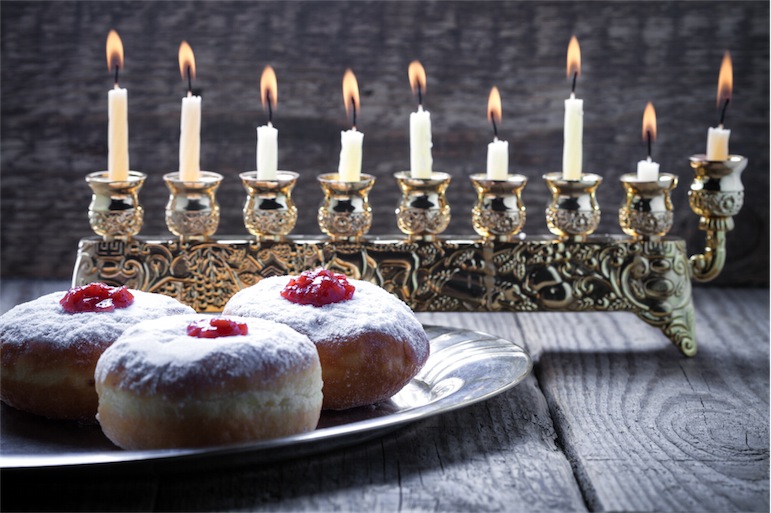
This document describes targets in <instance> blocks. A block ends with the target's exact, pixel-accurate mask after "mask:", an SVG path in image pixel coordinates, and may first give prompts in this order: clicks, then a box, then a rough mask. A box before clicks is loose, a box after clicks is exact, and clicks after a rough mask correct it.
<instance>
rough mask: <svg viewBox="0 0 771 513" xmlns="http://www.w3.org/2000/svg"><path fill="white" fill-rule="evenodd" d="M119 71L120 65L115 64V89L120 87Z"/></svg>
mask: <svg viewBox="0 0 771 513" xmlns="http://www.w3.org/2000/svg"><path fill="white" fill-rule="evenodd" d="M118 71H120V66H117V65H116V66H115V89H118Z"/></svg>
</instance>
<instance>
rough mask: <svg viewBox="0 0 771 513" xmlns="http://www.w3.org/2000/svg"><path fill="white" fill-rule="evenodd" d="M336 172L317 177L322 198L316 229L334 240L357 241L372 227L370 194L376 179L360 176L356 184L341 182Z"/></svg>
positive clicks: (364, 175)
mask: <svg viewBox="0 0 771 513" xmlns="http://www.w3.org/2000/svg"><path fill="white" fill-rule="evenodd" d="M339 178H340V177H339V175H338V174H337V173H328V174H324V175H321V176H319V177H318V180H319V184H320V185H321V190H322V191H323V192H324V199H323V200H322V202H321V206H320V207H319V211H318V216H317V218H318V221H319V228H321V231H322V232H324V233H325V234H327V235H329V236H330V237H331V238H332V239H334V240H344V239H351V240H357V239H359V238H360V237H362V236H364V235H365V234H366V233H367V232H368V231H369V228H370V226H371V225H372V207H370V206H369V191H370V189H372V186H373V185H375V177H374V176H372V175H367V174H362V175H361V180H360V181H358V182H343V181H340V179H339Z"/></svg>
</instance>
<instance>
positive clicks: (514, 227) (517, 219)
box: [471, 206, 525, 236]
mask: <svg viewBox="0 0 771 513" xmlns="http://www.w3.org/2000/svg"><path fill="white" fill-rule="evenodd" d="M471 223H472V225H473V226H474V230H475V231H476V232H477V233H479V234H484V235H488V236H489V235H512V234H515V233H517V232H519V231H520V230H521V229H522V227H523V226H524V225H525V213H524V212H521V211H519V210H505V211H495V210H490V209H485V208H479V206H475V207H474V208H473V209H472V211H471Z"/></svg>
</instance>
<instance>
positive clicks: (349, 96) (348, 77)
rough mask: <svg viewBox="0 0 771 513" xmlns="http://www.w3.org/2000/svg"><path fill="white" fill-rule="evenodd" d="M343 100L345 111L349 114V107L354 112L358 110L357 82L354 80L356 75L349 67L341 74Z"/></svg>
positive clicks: (359, 106)
mask: <svg viewBox="0 0 771 513" xmlns="http://www.w3.org/2000/svg"><path fill="white" fill-rule="evenodd" d="M343 102H344V103H345V113H346V114H349V113H350V109H351V108H353V109H354V112H356V111H358V110H360V108H361V105H360V104H359V83H358V82H356V75H354V74H353V71H351V70H350V69H347V70H345V75H343Z"/></svg>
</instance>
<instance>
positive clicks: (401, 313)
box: [223, 276, 428, 361]
mask: <svg viewBox="0 0 771 513" xmlns="http://www.w3.org/2000/svg"><path fill="white" fill-rule="evenodd" d="M290 279H291V277H290V276H274V277H271V278H265V279H263V280H260V281H259V282H257V283H256V284H255V285H252V286H251V287H249V288H246V289H243V290H241V291H240V292H238V293H236V294H235V295H234V296H233V297H232V298H231V299H230V301H228V303H227V304H226V305H225V309H224V312H223V313H225V314H227V315H238V316H243V317H259V318H261V319H269V320H272V321H276V322H282V323H285V324H287V325H289V326H291V327H292V328H294V329H296V330H297V331H299V332H300V333H304V334H306V335H308V337H310V339H311V340H313V341H314V342H316V343H318V342H320V341H336V340H342V339H345V338H349V337H356V336H359V335H361V334H362V333H366V332H371V331H373V330H376V331H380V332H383V333H386V334H387V335H390V336H392V337H394V338H396V339H399V340H404V341H405V342H407V343H409V344H410V345H411V346H412V348H413V349H414V350H415V353H416V355H417V357H418V359H419V360H420V361H423V360H424V359H425V358H426V357H427V353H428V337H427V336H426V334H425V331H424V330H423V326H422V325H421V324H420V322H418V320H417V318H416V317H415V315H414V314H413V312H412V310H411V309H410V307H408V306H407V305H406V304H405V303H404V302H403V301H401V300H400V299H398V298H397V297H396V296H394V295H393V294H390V293H389V292H387V291H386V290H384V289H382V288H381V287H378V286H377V285H375V284H373V283H370V282H367V281H363V280H354V279H349V280H348V281H349V282H350V283H351V284H352V285H353V286H354V287H356V292H355V293H354V294H353V297H352V298H351V299H349V300H347V301H341V302H339V303H332V304H328V305H323V306H319V307H316V306H313V305H300V304H296V303H292V302H290V301H287V300H286V299H284V298H283V297H281V295H280V292H281V290H282V289H283V288H284V287H285V286H286V284H287V283H288V282H289V280H290Z"/></svg>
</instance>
